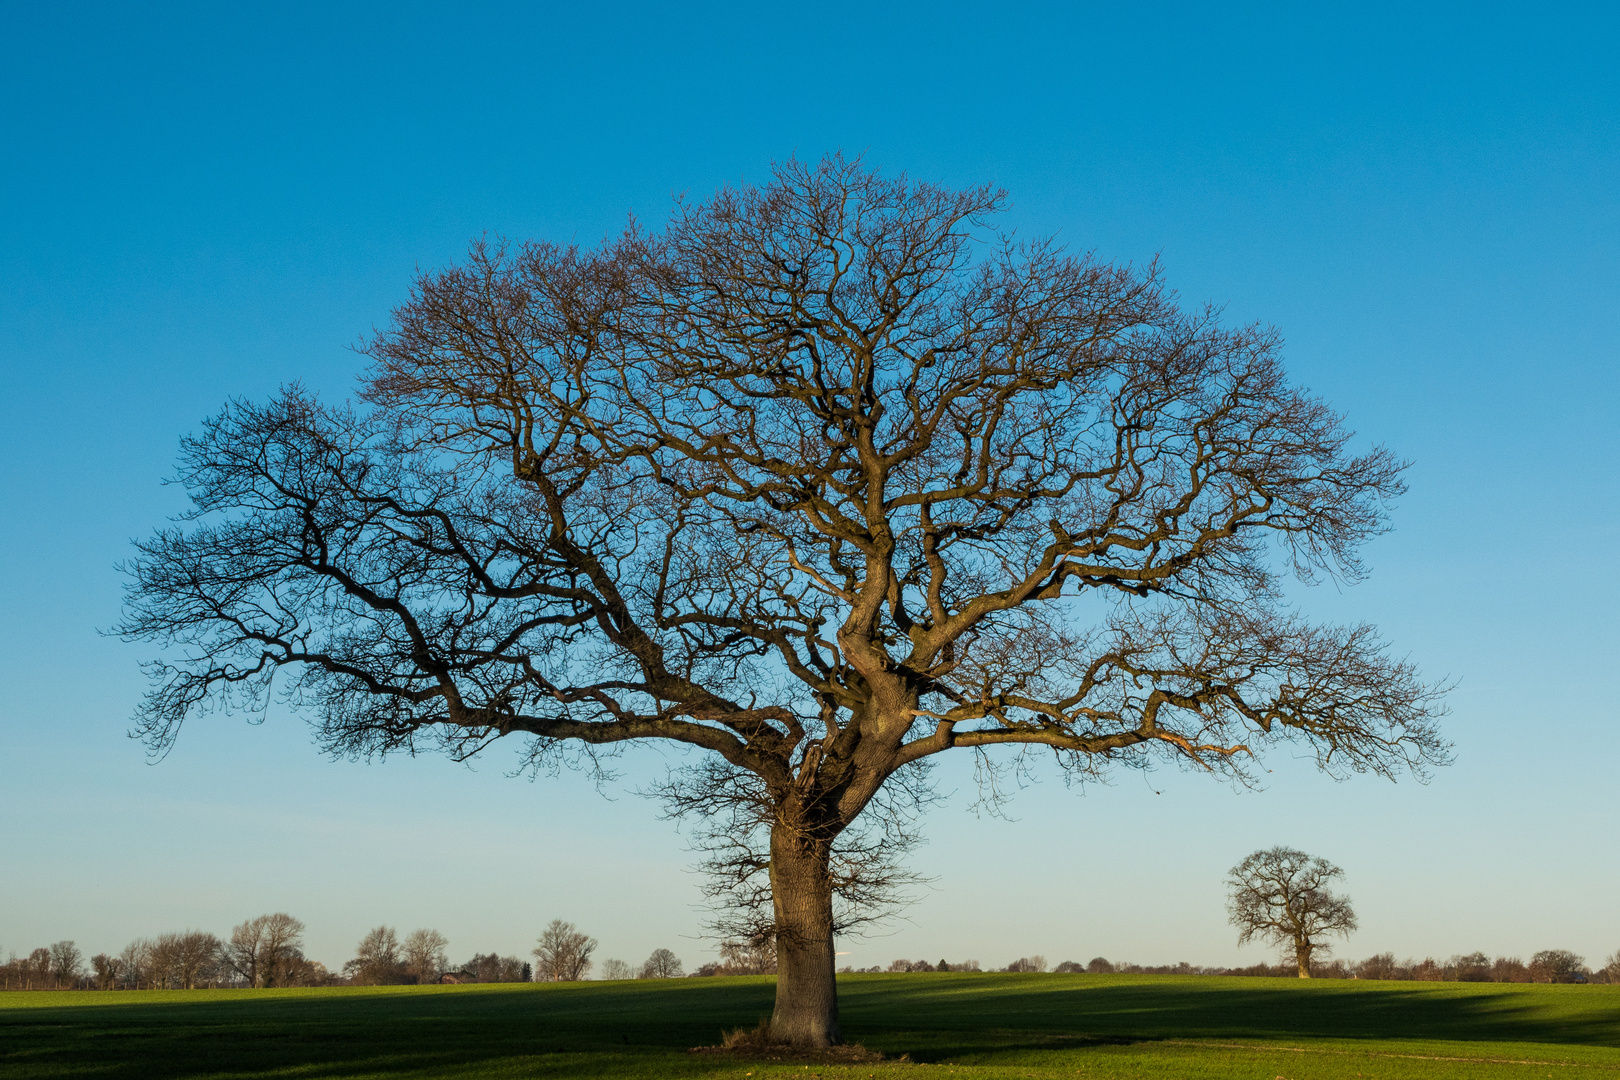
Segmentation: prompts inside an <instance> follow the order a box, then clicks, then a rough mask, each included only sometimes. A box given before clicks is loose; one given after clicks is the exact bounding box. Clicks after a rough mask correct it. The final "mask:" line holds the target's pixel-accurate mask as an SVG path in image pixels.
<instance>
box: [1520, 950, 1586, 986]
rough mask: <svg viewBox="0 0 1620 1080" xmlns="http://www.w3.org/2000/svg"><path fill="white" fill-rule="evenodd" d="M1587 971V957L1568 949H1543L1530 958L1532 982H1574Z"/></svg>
mask: <svg viewBox="0 0 1620 1080" xmlns="http://www.w3.org/2000/svg"><path fill="white" fill-rule="evenodd" d="M1585 973H1586V966H1585V958H1584V957H1580V956H1577V955H1575V954H1574V953H1572V952H1570V951H1569V950H1568V949H1542V950H1541V951H1540V952H1538V953H1536V954H1535V955H1534V956H1532V957H1531V958H1530V981H1531V982H1544V983H1567V982H1574V981H1575V979H1576V977H1577V976H1579V975H1584V974H1585Z"/></svg>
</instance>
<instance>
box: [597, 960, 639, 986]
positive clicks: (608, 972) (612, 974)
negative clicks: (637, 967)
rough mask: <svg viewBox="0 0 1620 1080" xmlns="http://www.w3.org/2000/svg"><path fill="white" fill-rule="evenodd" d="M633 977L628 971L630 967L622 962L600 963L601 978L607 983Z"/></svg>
mask: <svg viewBox="0 0 1620 1080" xmlns="http://www.w3.org/2000/svg"><path fill="white" fill-rule="evenodd" d="M634 975H635V973H634V972H633V971H631V970H630V965H629V964H627V963H625V962H624V961H623V960H604V961H602V978H603V979H604V980H606V981H608V982H616V981H618V980H620V979H629V978H633V977H634Z"/></svg>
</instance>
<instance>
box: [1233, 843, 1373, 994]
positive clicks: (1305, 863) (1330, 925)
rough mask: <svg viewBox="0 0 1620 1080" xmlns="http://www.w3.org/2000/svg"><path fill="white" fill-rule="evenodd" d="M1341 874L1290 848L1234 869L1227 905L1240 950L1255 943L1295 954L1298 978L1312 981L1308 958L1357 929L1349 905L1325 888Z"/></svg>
mask: <svg viewBox="0 0 1620 1080" xmlns="http://www.w3.org/2000/svg"><path fill="white" fill-rule="evenodd" d="M1343 875H1344V871H1343V870H1340V869H1339V868H1338V867H1337V866H1334V865H1333V864H1332V863H1330V862H1328V861H1327V860H1325V859H1321V858H1313V857H1312V856H1310V855H1307V854H1305V853H1304V852H1303V851H1296V850H1295V849H1293V848H1286V847H1274V848H1267V849H1266V850H1264V851H1257V852H1255V853H1254V854H1253V855H1250V856H1249V857H1248V858H1247V859H1244V860H1243V861H1242V862H1240V863H1238V864H1237V865H1236V866H1234V867H1232V871H1231V874H1230V875H1229V876H1228V878H1227V885H1228V887H1229V889H1230V890H1231V891H1230V894H1229V898H1228V902H1227V906H1228V910H1229V911H1230V913H1231V916H1232V922H1233V923H1234V924H1235V925H1236V926H1237V928H1238V931H1239V932H1238V944H1239V945H1246V944H1248V943H1249V942H1250V941H1253V940H1254V939H1255V938H1260V939H1261V940H1262V941H1269V942H1271V943H1272V944H1274V945H1279V946H1282V947H1284V948H1286V949H1288V950H1289V951H1290V952H1292V953H1293V954H1294V960H1295V962H1296V963H1297V964H1298V965H1299V977H1300V978H1302V979H1308V978H1310V977H1311V957H1312V955H1313V954H1315V953H1316V952H1318V951H1319V950H1325V949H1326V944H1325V943H1324V942H1323V941H1322V938H1324V937H1326V936H1327V935H1329V934H1343V935H1346V936H1348V935H1349V933H1350V932H1351V931H1352V930H1354V929H1355V928H1356V914H1355V912H1354V911H1352V910H1351V909H1350V899H1349V897H1345V896H1335V895H1334V894H1333V893H1332V892H1331V891H1330V890H1329V889H1328V884H1329V883H1330V882H1331V881H1333V880H1334V879H1335V878H1339V877H1342V876H1343Z"/></svg>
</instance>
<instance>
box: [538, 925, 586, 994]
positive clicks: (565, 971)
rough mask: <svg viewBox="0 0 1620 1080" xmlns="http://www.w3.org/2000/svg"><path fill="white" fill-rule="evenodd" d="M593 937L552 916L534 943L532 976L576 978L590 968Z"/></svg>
mask: <svg viewBox="0 0 1620 1080" xmlns="http://www.w3.org/2000/svg"><path fill="white" fill-rule="evenodd" d="M595 950H596V939H595V938H593V937H588V936H587V935H585V934H582V933H580V932H579V930H578V929H576V928H575V926H574V924H573V923H570V922H563V921H562V920H561V919H552V920H551V924H550V925H549V926H547V927H546V930H545V933H543V934H541V935H540V941H539V944H537V945H536V946H535V947H534V959H535V977H536V978H537V979H539V980H543V981H547V982H577V981H578V980H580V979H583V978H584V977H585V973H586V972H587V971H589V970H590V969H591V953H592V952H594V951H595Z"/></svg>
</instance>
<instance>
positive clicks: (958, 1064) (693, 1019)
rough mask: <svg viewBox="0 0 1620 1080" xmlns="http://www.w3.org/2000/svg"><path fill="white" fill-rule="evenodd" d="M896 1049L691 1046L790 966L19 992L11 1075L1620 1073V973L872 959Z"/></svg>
mask: <svg viewBox="0 0 1620 1080" xmlns="http://www.w3.org/2000/svg"><path fill="white" fill-rule="evenodd" d="M840 987H841V989H842V995H843V997H842V1001H843V1018H844V1030H845V1033H846V1036H847V1037H848V1038H849V1039H850V1040H851V1041H856V1042H861V1043H864V1044H865V1045H866V1046H867V1047H869V1048H871V1049H874V1050H879V1051H882V1052H883V1053H884V1054H886V1055H889V1057H890V1058H891V1059H895V1058H898V1057H899V1056H900V1055H902V1054H905V1055H909V1060H906V1061H902V1060H888V1061H885V1062H883V1063H880V1064H875V1065H859V1066H849V1065H809V1066H805V1065H801V1064H793V1065H787V1064H780V1063H778V1064H770V1063H765V1064H761V1063H756V1062H749V1061H746V1060H730V1059H716V1058H714V1057H712V1056H705V1055H694V1054H688V1053H686V1051H687V1049H688V1048H690V1047H693V1046H698V1045H704V1044H712V1043H715V1042H717V1041H718V1040H719V1036H720V1033H721V1030H722V1029H728V1028H735V1027H751V1026H753V1024H755V1023H756V1022H757V1021H758V1020H759V1019H760V1018H761V1017H763V1016H765V1015H766V1014H767V1013H768V1012H769V1011H770V1006H771V993H772V987H771V980H770V979H768V978H751V979H750V978H744V979H682V980H670V981H662V982H622V983H575V984H571V985H568V984H565V985H525V984H505V985H499V984H497V985H489V986H442V987H441V986H432V987H389V988H381V989H360V988H339V989H324V990H263V991H194V992H189V993H184V992H166V991H154V992H140V993H129V992H125V993H8V994H0V1077H4V1078H8V1080H9V1078H13V1077H30V1078H32V1077H76V1078H77V1077H83V1078H87V1080H88V1078H96V1080H127V1078H136V1077H187V1078H193V1077H195V1078H201V1077H220V1078H224V1077H230V1078H233V1080H238V1078H250V1077H296V1078H327V1077H331V1078H344V1080H361V1078H370V1077H391V1078H392V1077H462V1078H473V1077H585V1078H601V1080H611V1078H618V1077H700V1076H722V1077H756V1078H759V1080H765V1078H767V1077H788V1076H800V1077H892V1076H915V1077H917V1078H918V1080H924V1078H927V1080H932V1078H933V1077H936V1076H938V1077H948V1076H961V1077H963V1078H965V1080H971V1078H979V1077H984V1078H1000V1077H1060V1076H1061V1077H1076V1076H1079V1077H1088V1078H1098V1080H1102V1078H1108V1077H1197V1078H1206V1077H1207V1078H1217V1077H1218V1078H1225V1077H1243V1078H1259V1080H1274V1078H1276V1077H1284V1078H1286V1080H1303V1078H1317V1077H1326V1078H1339V1077H1346V1078H1349V1077H1361V1078H1368V1080H1371V1078H1383V1077H1493V1078H1494V1077H1503V1078H1507V1077H1525V1078H1531V1077H1537V1078H1539V1077H1558V1078H1560V1080H1565V1078H1573V1077H1576V1076H1583V1075H1609V1074H1620V986H1522V985H1495V984H1458V983H1378V982H1338V981H1326V980H1324V981H1319V982H1311V983H1302V982H1299V981H1297V980H1286V979H1246V978H1180V977H1173V976H1130V975H954V974H953V975H946V974H935V975H926V974H924V975H855V976H846V977H844V978H842V979H840Z"/></svg>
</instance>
